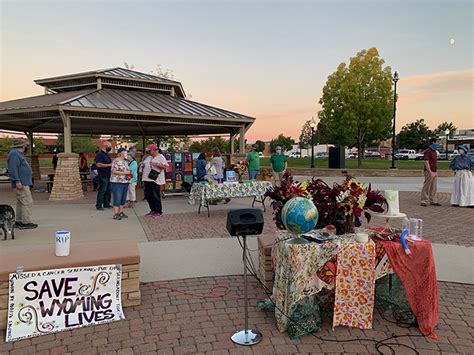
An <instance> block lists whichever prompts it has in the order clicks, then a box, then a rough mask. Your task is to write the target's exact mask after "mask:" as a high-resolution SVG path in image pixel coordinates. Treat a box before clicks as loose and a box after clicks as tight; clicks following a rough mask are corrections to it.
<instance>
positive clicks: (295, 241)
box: [286, 234, 309, 244]
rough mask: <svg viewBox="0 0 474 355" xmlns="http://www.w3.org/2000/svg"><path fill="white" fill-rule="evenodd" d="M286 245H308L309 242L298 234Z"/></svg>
mask: <svg viewBox="0 0 474 355" xmlns="http://www.w3.org/2000/svg"><path fill="white" fill-rule="evenodd" d="M286 243H287V244H308V243H309V241H308V240H306V239H304V238H301V235H300V234H298V235H297V236H296V237H293V238H291V239H288V240H287V241H286Z"/></svg>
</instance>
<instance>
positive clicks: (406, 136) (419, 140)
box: [396, 119, 433, 150]
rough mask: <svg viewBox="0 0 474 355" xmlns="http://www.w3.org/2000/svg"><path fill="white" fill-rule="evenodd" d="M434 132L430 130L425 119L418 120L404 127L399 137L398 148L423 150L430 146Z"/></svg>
mask: <svg viewBox="0 0 474 355" xmlns="http://www.w3.org/2000/svg"><path fill="white" fill-rule="evenodd" d="M432 136H433V132H432V131H431V130H430V129H429V128H428V126H427V125H426V123H425V120H424V119H419V120H416V121H415V122H412V123H408V124H406V125H405V126H403V127H402V129H401V130H400V133H398V135H397V140H396V143H397V147H398V148H399V149H400V148H405V149H416V150H418V149H423V148H426V146H427V145H428V141H429V139H430V138H431V137H432Z"/></svg>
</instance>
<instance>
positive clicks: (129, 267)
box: [0, 241, 141, 330]
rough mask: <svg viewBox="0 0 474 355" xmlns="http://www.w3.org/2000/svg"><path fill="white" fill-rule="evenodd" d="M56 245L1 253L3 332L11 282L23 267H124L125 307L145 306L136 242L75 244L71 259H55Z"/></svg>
mask: <svg viewBox="0 0 474 355" xmlns="http://www.w3.org/2000/svg"><path fill="white" fill-rule="evenodd" d="M54 248H55V246H54V244H50V245H35V246H31V247H28V248H26V249H27V250H25V247H24V246H22V247H8V248H2V249H0V330H4V329H5V328H6V324H7V307H8V278H9V274H10V273H14V272H15V271H16V268H17V266H22V267H23V270H24V271H35V270H49V269H62V268H70V267H80V266H99V265H112V264H121V265H122V286H121V291H122V306H123V307H130V306H137V305H140V304H141V293H140V279H139V278H140V254H139V252H138V246H137V243H136V242H132V241H114V242H107V243H81V244H72V245H71V253H70V255H69V256H67V257H57V256H56V255H55V249H54Z"/></svg>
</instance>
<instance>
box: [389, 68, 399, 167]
mask: <svg viewBox="0 0 474 355" xmlns="http://www.w3.org/2000/svg"><path fill="white" fill-rule="evenodd" d="M392 80H393V84H394V90H393V127H392V166H391V167H390V169H396V167H395V119H396V117H397V81H398V73H397V72H395V73H394V74H393V78H392Z"/></svg>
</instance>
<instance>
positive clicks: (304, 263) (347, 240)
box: [272, 230, 393, 336]
mask: <svg viewBox="0 0 474 355" xmlns="http://www.w3.org/2000/svg"><path fill="white" fill-rule="evenodd" d="M277 233H278V234H277V239H276V244H275V245H274V247H273V251H272V257H273V265H274V271H275V279H274V283H273V295H272V299H273V302H274V303H275V306H276V308H275V316H276V320H277V327H278V330H280V331H281V332H284V331H287V330H288V326H289V323H291V322H289V321H288V318H287V317H286V316H285V315H284V314H287V315H289V316H290V318H292V319H301V312H302V309H303V308H304V306H302V305H304V303H305V302H306V303H308V299H309V298H310V297H311V296H314V295H316V294H318V293H320V292H321V291H322V290H324V289H326V290H331V289H334V285H335V280H336V265H337V255H338V254H339V252H340V251H342V250H343V249H344V248H346V247H347V246H349V245H351V244H352V245H353V244H356V242H355V240H354V237H353V236H341V237H336V238H335V239H334V240H332V241H330V242H327V243H322V244H318V243H309V244H289V243H287V242H286V240H287V239H290V238H292V237H293V235H292V234H290V233H289V232H287V231H281V230H280V231H278V232H277ZM307 234H311V232H310V233H307ZM371 243H372V242H371ZM373 247H374V248H375V263H374V272H375V275H374V276H375V279H379V278H382V277H383V276H385V275H387V274H389V273H393V269H392V268H391V266H390V263H389V261H388V256H387V254H386V253H385V250H384V249H383V247H382V246H381V245H380V244H378V243H376V244H375V246H373ZM309 304H311V302H309ZM283 313H284V314H283ZM314 330H317V329H314ZM290 336H292V334H290Z"/></svg>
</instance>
